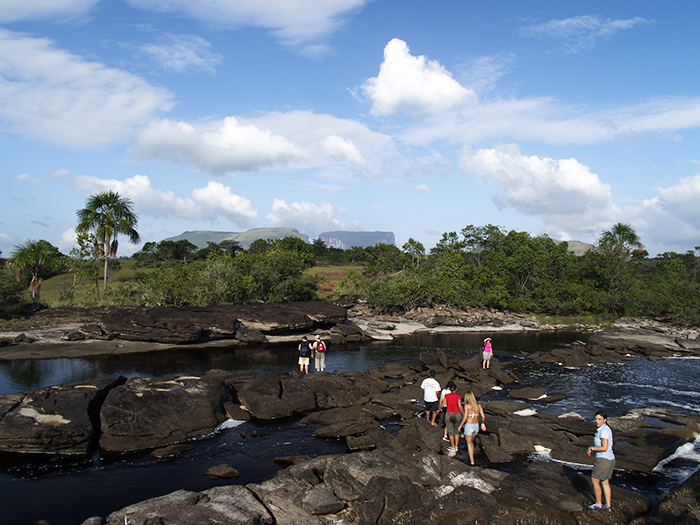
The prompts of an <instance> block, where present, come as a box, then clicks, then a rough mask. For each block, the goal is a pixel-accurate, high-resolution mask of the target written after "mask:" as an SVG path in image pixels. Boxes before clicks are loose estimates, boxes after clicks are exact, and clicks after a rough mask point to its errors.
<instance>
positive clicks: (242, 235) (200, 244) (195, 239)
mask: <svg viewBox="0 0 700 525" xmlns="http://www.w3.org/2000/svg"><path fill="white" fill-rule="evenodd" d="M284 237H298V238H300V239H302V240H304V241H305V242H309V236H308V235H306V234H305V233H300V232H299V230H297V229H296V228H253V229H251V230H247V231H244V232H215V231H210V230H197V231H191V232H184V233H181V234H180V235H177V236H175V237H169V238H167V239H164V240H166V241H181V240H187V241H190V242H191V243H192V244H194V245H195V246H197V248H206V247H207V243H208V242H215V243H217V244H218V243H220V242H221V241H229V240H230V241H236V242H237V243H238V244H240V245H241V246H242V247H243V248H244V249H246V250H247V249H248V247H249V246H250V245H251V243H253V242H254V241H257V240H258V239H265V240H267V239H283V238H284Z"/></svg>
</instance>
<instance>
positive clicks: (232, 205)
mask: <svg viewBox="0 0 700 525" xmlns="http://www.w3.org/2000/svg"><path fill="white" fill-rule="evenodd" d="M74 183H75V185H76V187H77V188H78V189H79V190H80V191H81V192H82V193H84V194H85V195H91V194H93V193H96V192H100V191H106V190H113V191H116V192H117V193H119V194H120V195H122V196H128V197H130V198H131V200H132V202H133V204H134V209H135V210H136V212H137V214H138V215H148V216H150V217H177V218H181V219H187V220H191V221H200V220H205V221H211V222H216V221H217V220H219V219H221V218H226V219H229V220H230V221H231V222H234V223H235V224H238V225H240V226H244V227H248V226H251V225H252V224H253V223H254V221H255V220H257V218H258V212H257V210H256V209H255V208H254V207H253V206H252V204H251V202H250V200H249V199H246V198H245V197H241V196H240V195H236V194H234V193H231V188H230V187H229V186H224V185H223V184H221V183H220V182H215V181H210V182H209V183H208V184H207V186H205V187H204V188H196V189H194V190H192V193H191V196H190V197H184V198H183V197H180V196H178V195H175V193H174V192H172V191H163V190H159V189H157V188H154V187H153V186H152V185H151V181H150V179H149V178H148V177H147V176H146V175H134V176H133V177H131V178H128V179H125V180H124V181H119V180H114V179H110V180H107V179H98V178H96V177H87V176H84V175H79V176H76V177H75V181H74Z"/></svg>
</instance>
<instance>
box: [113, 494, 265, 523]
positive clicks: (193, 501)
mask: <svg viewBox="0 0 700 525" xmlns="http://www.w3.org/2000/svg"><path fill="white" fill-rule="evenodd" d="M124 523H133V524H136V523H151V524H157V523H167V524H168V525H202V524H205V523H212V524H213V523H230V524H241V525H243V524H252V523H256V524H260V525H271V524H272V523H274V520H273V519H272V516H271V515H270V513H269V512H268V510H267V509H266V508H265V506H264V505H262V504H261V503H260V502H259V501H258V500H257V499H256V498H255V496H254V495H253V494H252V493H251V492H250V491H249V490H248V489H247V488H245V487H241V486H239V485H226V486H223V487H214V488H211V489H209V490H205V491H204V492H190V491H187V490H178V491H177V492H173V493H171V494H167V495H165V496H160V497H157V498H152V499H149V500H146V501H142V502H140V503H136V504H134V505H130V506H128V507H124V508H123V509H121V510H118V511H116V512H113V513H112V514H110V515H109V516H107V520H106V521H105V525H124Z"/></svg>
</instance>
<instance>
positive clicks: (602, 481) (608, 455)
mask: <svg viewBox="0 0 700 525" xmlns="http://www.w3.org/2000/svg"><path fill="white" fill-rule="evenodd" d="M595 424H596V426H597V427H598V430H596V433H595V437H594V438H593V446H592V447H588V455H589V456H590V455H591V453H592V452H595V463H593V472H591V481H592V482H593V492H595V503H594V504H593V505H589V506H588V508H589V509H604V510H611V509H610V503H611V498H612V494H611V490H610V478H612V473H613V469H614V468H615V454H613V434H612V430H611V429H610V427H609V426H608V416H606V415H605V412H601V411H598V412H596V413H595ZM603 495H605V505H603Z"/></svg>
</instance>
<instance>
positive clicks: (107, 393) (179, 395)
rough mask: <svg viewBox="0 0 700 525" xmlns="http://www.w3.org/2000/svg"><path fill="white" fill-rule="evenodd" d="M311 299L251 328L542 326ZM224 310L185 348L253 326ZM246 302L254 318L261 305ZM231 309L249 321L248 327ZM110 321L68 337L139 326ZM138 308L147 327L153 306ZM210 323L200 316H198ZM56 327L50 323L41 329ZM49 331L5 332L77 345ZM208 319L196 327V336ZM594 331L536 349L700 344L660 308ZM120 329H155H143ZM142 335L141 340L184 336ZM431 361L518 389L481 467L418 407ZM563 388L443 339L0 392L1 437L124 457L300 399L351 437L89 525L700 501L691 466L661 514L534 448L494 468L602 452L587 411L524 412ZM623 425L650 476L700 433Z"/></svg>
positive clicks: (502, 406)
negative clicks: (417, 349)
mask: <svg viewBox="0 0 700 525" xmlns="http://www.w3.org/2000/svg"><path fill="white" fill-rule="evenodd" d="M314 308H315V307H314V306H313V305H312V306H311V307H307V308H306V309H304V310H303V311H304V313H303V314H300V312H301V311H302V310H300V308H299V306H295V308H294V309H291V310H290V311H288V312H287V313H285V316H287V318H288V319H291V321H288V322H289V323H290V324H289V325H288V326H291V327H292V328H291V329H290V328H280V323H269V324H268V325H263V324H261V323H259V324H257V325H254V324H253V321H252V320H251V318H250V317H249V318H248V319H247V322H248V324H249V325H248V326H246V328H247V329H248V330H257V331H258V332H259V333H260V334H262V335H264V336H265V337H266V338H270V337H291V338H293V339H296V338H297V337H298V335H299V333H300V332H308V333H311V332H312V331H313V332H321V333H324V334H326V336H327V337H329V338H330V337H331V334H336V336H335V337H337V338H340V337H342V338H344V339H337V340H340V341H343V340H345V341H348V340H352V338H355V340H361V339H362V338H378V339H381V338H383V337H386V336H389V337H397V336H398V337H400V334H401V333H409V332H411V331H412V332H415V331H423V330H425V331H428V332H430V333H439V332H440V331H441V330H449V331H454V330H472V329H474V328H475V327H478V328H477V329H479V330H480V331H483V330H484V327H485V326H487V327H489V328H488V329H489V330H493V331H495V330H498V329H504V330H517V329H518V328H517V326H520V328H519V329H520V330H536V329H542V327H539V328H538V327H536V326H525V325H521V324H518V323H519V322H523V321H524V322H525V324H526V325H527V324H528V323H531V322H532V320H530V319H527V318H524V317H523V318H516V317H511V318H506V317H505V316H502V314H492V315H491V317H488V315H487V314H488V313H487V314H483V313H476V312H472V313H471V316H470V315H469V314H468V313H467V314H464V315H462V316H460V315H454V312H451V313H450V314H449V315H446V314H445V312H444V311H442V312H440V311H432V312H431V311H428V312H426V311H423V312H420V315H422V316H423V317H420V316H418V314H417V313H414V314H412V315H411V316H409V317H406V318H396V317H381V318H376V317H375V318H373V317H370V316H366V315H358V312H357V311H352V310H351V312H352V314H351V315H350V319H348V315H347V310H346V309H345V308H344V307H342V306H338V305H335V306H334V308H339V310H335V309H330V310H324V311H325V314H324V315H325V317H323V316H322V315H321V313H322V312H320V311H319V309H315V310H314ZM312 310H313V315H310V312H311V311H312ZM142 314H143V312H141V314H139V315H135V314H134V315H132V317H131V319H132V322H131V324H133V322H135V321H134V320H139V319H152V321H149V323H150V324H153V325H156V326H158V328H157V330H160V331H161V333H162V330H165V328H162V327H163V326H165V327H172V326H175V325H172V324H169V323H165V322H158V321H157V318H156V317H155V316H154V315H153V312H152V311H151V312H150V317H149V316H145V317H143V316H142ZM195 314H196V315H200V316H203V317H200V319H203V318H204V317H206V316H204V314H202V313H201V312H200V313H196V312H187V314H186V315H184V316H182V315H181V314H179V315H181V318H183V319H189V320H192V319H194V318H195V317H196V315H195ZM221 315H222V316H224V317H226V319H222V320H221V321H220V322H219V324H217V325H216V326H217V327H219V328H217V329H216V330H214V329H212V323H209V324H208V325H207V326H208V327H209V328H207V330H209V334H210V335H208V336H207V337H208V338H209V340H208V341H204V342H198V343H178V346H181V345H182V344H188V347H190V346H189V345H192V348H193V349H196V345H200V344H204V345H206V344H215V343H216V341H217V340H227V339H225V338H224V339H216V338H217V337H220V335H214V336H212V335H211V334H223V333H226V334H227V337H230V336H231V335H232V334H233V336H234V337H235V333H236V332H237V331H238V330H240V328H241V326H244V323H243V322H242V321H240V317H242V316H233V315H232V312H231V311H230V310H225V311H224V312H222V313H221ZM248 315H249V316H251V317H252V315H251V314H250V312H249V313H248ZM258 315H260V312H258ZM416 316H418V317H416ZM479 316H481V317H479ZM410 317H413V318H410ZM108 319H109V318H108ZM295 319H297V320H295ZM299 319H300V320H301V321H298V320H299ZM419 319H420V320H419ZM431 319H432V321H431ZM517 319H519V321H517ZM236 320H237V321H238V322H239V323H240V325H239V326H238V327H237V328H236V322H235V321H236ZM349 321H350V322H349ZM437 321H440V322H439V323H438V322H437ZM516 321H517V322H516ZM103 322H104V321H103V316H99V317H98V316H93V317H92V318H90V319H82V320H81V321H80V322H78V323H76V325H77V328H76V329H77V332H78V333H82V334H83V337H84V338H83V339H79V340H78V341H74V342H73V343H80V345H81V346H82V347H83V348H84V350H83V351H85V352H89V351H90V350H89V348H90V347H91V346H92V345H93V344H94V343H112V344H114V343H115V341H117V342H128V341H129V340H128V339H121V338H119V337H116V336H114V337H113V338H112V339H98V340H94V339H92V340H91V339H88V338H87V335H86V334H89V333H97V331H96V330H95V331H93V332H90V330H81V327H84V326H94V325H96V324H97V325H98V326H100V327H101V328H100V330H101V333H102V334H103V336H104V333H105V330H104V327H108V326H114V325H109V324H104V325H103V324H100V323H103ZM122 322H123V321H122ZM485 322H486V323H490V324H486V325H485V324H483V323H485ZM138 323H139V324H138V326H143V325H144V324H147V323H144V321H142V320H141V321H138ZM224 323H228V325H227V326H233V327H234V328H236V329H235V330H234V331H229V332H225V331H224V330H223V329H222V328H221V327H222V326H223V325H224ZM203 324H205V323H200V324H199V325H197V326H198V327H199V328H201V325H203ZM431 325H432V326H431ZM73 328H74V327H69V330H73ZM51 329H52V328H51V327H48V326H47V327H45V328H44V330H46V332H45V333H46V334H48V333H49V331H50V330H51ZM582 329H583V328H582ZM589 329H590V328H589ZM53 330H54V332H52V333H51V334H52V335H50V336H43V335H41V334H39V335H36V334H38V332H36V331H35V332H32V331H31V330H28V329H25V330H23V331H21V332H19V333H17V334H11V335H10V336H8V335H7V333H6V334H5V335H6V338H8V339H12V343H11V344H10V345H8V346H7V347H6V348H4V349H2V351H3V352H4V351H18V350H21V349H23V350H27V349H28V348H38V350H32V351H36V352H39V353H41V352H42V351H43V350H44V349H42V348H41V347H42V346H43V345H47V347H46V348H48V347H51V346H55V347H59V346H61V345H67V344H70V343H71V342H70V341H65V340H61V339H56V336H57V335H58V334H59V333H60V331H61V329H57V328H56V327H55V326H54V327H53ZM167 330H168V331H172V329H171V328H167ZM197 330H198V329H190V330H189V333H190V334H191V333H195V332H196V331H197ZM217 330H218V331H217ZM592 330H593V331H595V332H596V333H595V334H594V335H593V336H591V338H590V339H589V341H588V344H585V345H584V344H574V345H571V346H570V347H566V348H561V349H556V350H554V351H552V352H542V353H540V354H535V355H531V357H532V358H533V359H535V360H540V361H549V362H556V363H561V364H562V365H565V366H585V365H586V364H588V363H592V362H623V363H624V361H625V360H627V359H630V358H632V357H633V356H639V355H646V356H647V357H649V358H652V359H660V358H664V357H671V356H674V355H682V356H688V355H697V351H698V350H697V347H696V346H695V345H696V343H697V332H696V331H695V332H694V331H693V330H690V329H684V330H681V329H678V328H675V327H670V326H666V325H663V324H662V323H658V322H653V321H631V320H626V321H623V322H621V323H618V325H617V326H615V327H614V328H613V329H611V330H607V331H600V330H599V328H592ZM178 331H179V329H178V330H175V332H178ZM284 331H289V332H296V333H288V334H286V335H282V334H281V333H280V332H284ZM434 331H437V332H434ZM67 333H73V332H70V331H66V325H65V324H64V325H63V336H65V335H66V334H67ZM124 333H127V334H134V333H136V334H142V333H143V332H142V331H140V329H138V330H137V329H133V328H130V329H129V330H128V331H127V330H124ZM200 333H201V330H200ZM22 334H24V337H25V338H27V339H29V340H31V339H32V338H34V339H33V341H28V340H24V341H22V340H20V341H15V339H16V338H17V337H19V338H20V339H22V337H21V335H22ZM392 334H393V335H392ZM76 337H77V336H76ZM131 337H132V338H133V337H134V336H133V335H131ZM139 337H143V336H142V335H139ZM169 337H170V336H169ZM348 337H350V338H351V339H347V338H348ZM267 340H268V341H269V339H267ZM131 342H132V343H135V344H137V345H141V346H147V345H149V344H150V345H153V344H160V345H164V346H165V347H168V346H169V347H172V344H173V343H149V342H145V341H131ZM240 342H241V344H244V343H245V342H244V341H240ZM117 344H120V343H117ZM161 349H162V348H159V350H161ZM5 355H7V354H5ZM24 357H25V358H26V355H25V356H24ZM430 368H432V369H435V370H436V371H437V372H438V380H439V381H440V382H441V384H444V383H445V382H446V381H447V380H450V379H451V380H454V381H455V382H456V383H457V385H458V391H460V392H464V391H467V390H472V391H474V392H475V393H476V394H477V395H480V394H481V393H484V392H487V391H489V390H491V389H494V388H504V387H507V388H508V389H509V391H510V399H509V400H506V401H493V402H486V403H484V408H485V411H486V414H487V432H485V433H483V434H482V435H481V436H480V437H479V438H478V442H477V445H478V446H477V449H478V458H479V461H478V463H480V464H481V465H482V466H480V467H468V466H467V465H465V464H464V463H463V462H462V461H459V460H458V459H455V458H452V457H449V455H448V454H447V450H446V446H447V443H445V442H444V441H442V439H441V438H442V434H441V432H440V431H437V430H436V429H434V428H433V427H430V426H429V425H428V424H427V422H426V421H425V420H424V419H422V418H420V417H418V416H419V414H420V412H421V411H422V409H421V408H420V406H419V405H418V404H417V401H418V400H420V399H421V398H422V393H421V390H420V387H419V385H420V381H421V380H422V378H423V377H425V373H426V371H427V370H428V369H430ZM555 399H556V396H551V395H547V392H546V390H544V389H541V388H537V387H528V388H522V387H520V385H519V384H518V378H517V377H516V376H514V375H513V374H512V373H510V372H509V371H508V370H507V369H505V368H503V367H501V366H500V364H499V363H498V360H497V359H496V360H495V361H494V365H493V366H492V368H491V369H490V370H488V371H485V370H483V369H482V368H481V366H480V360H479V358H478V356H477V357H473V358H467V357H463V358H459V359H448V357H447V356H446V355H445V353H444V352H441V351H440V350H438V351H437V352H435V353H426V354H423V355H421V357H420V361H419V362H416V363H414V364H396V363H387V364H386V365H384V366H381V367H379V368H377V369H369V370H367V372H364V373H360V372H347V373H342V374H338V373H320V374H310V375H304V374H300V373H298V372H293V373H289V374H281V375H265V376H261V375H255V374H250V373H247V372H235V371H228V370H211V371H210V372H208V373H206V374H204V375H201V376H182V375H177V376H167V377H158V378H126V377H123V376H111V377H106V378H101V379H97V380H93V381H88V382H83V383H81V384H75V385H63V386H56V387H48V388H40V389H35V390H32V391H27V392H22V393H17V394H10V395H6V396H0V448H1V449H2V450H3V451H5V453H6V454H13V455H18V454H20V453H27V452H31V453H43V454H49V455H56V454H62V455H65V454H89V453H91V452H93V451H96V450H98V451H100V453H103V454H113V453H121V452H126V451H134V450H143V449H146V450H151V451H152V453H153V454H154V455H156V456H158V457H165V456H167V455H169V454H170V455H172V454H178V453H182V451H184V450H186V449H187V448H191V447H192V446H194V445H196V441H192V440H193V439H194V438H197V437H200V436H203V435H206V434H208V433H209V432H211V431H213V430H214V429H215V428H217V427H218V425H220V424H221V423H222V422H224V421H226V420H228V419H235V420H241V419H247V418H254V419H257V420H273V419H277V418H283V417H286V416H289V415H293V414H303V415H304V418H303V419H302V422H303V423H306V424H309V425H313V428H314V429H315V430H311V429H310V430H309V439H314V437H316V438H326V439H342V440H344V441H345V443H346V445H347V450H348V451H349V452H348V453H347V454H341V455H333V456H321V457H316V458H294V457H292V458H279V460H280V462H284V463H286V464H288V465H289V466H288V467H287V468H286V469H284V470H283V471H281V472H280V474H279V475H278V476H276V477H274V478H272V479H270V480H268V481H265V482H262V483H254V484H248V485H246V486H238V485H231V486H225V487H217V488H212V489H209V490H206V491H202V492H188V491H178V492H175V493H173V494H170V495H167V496H164V497H161V498H156V499H154V500H148V501H145V502H142V503H138V504H135V505H132V506H129V507H127V508H124V509H122V510H120V511H117V512H114V513H113V514H111V515H110V516H106V517H94V518H90V519H88V520H87V521H86V522H85V523H93V524H99V523H107V524H116V523H119V524H121V523H124V522H125V521H124V520H125V518H128V519H129V520H130V521H131V523H168V524H189V523H271V524H272V523H291V522H292V521H293V522H295V523H302V524H305V523H317V524H322V523H323V524H328V523H348V524H349V523H372V524H374V523H377V524H378V523H404V524H409V523H410V524H412V523H416V524H418V523H421V524H422V523H446V522H448V521H449V522H450V523H476V522H481V521H485V522H489V523H504V524H505V523H525V522H528V523H529V522H532V523H539V522H547V523H629V522H631V521H633V520H635V519H636V521H635V523H646V522H647V521H646V520H648V523H662V522H664V521H663V520H665V519H667V518H668V516H669V515H673V516H675V517H679V516H681V517H682V516H685V518H687V519H689V520H690V519H693V516H694V514H693V512H694V510H693V509H694V508H697V506H695V507H693V506H692V505H690V506H687V504H688V502H689V501H690V500H692V499H693V498H695V501H696V505H697V494H698V493H697V491H696V490H695V489H694V488H692V487H696V486H697V483H695V482H694V481H691V482H690V483H689V484H688V486H689V487H691V488H690V489H686V490H685V492H681V491H677V492H676V494H675V495H674V497H673V498H668V499H667V501H666V502H665V503H663V504H662V505H659V506H657V507H656V508H655V509H654V510H653V512H652V513H651V514H648V512H649V510H650V509H651V502H649V501H648V500H646V498H644V497H642V496H639V495H637V494H634V493H631V492H627V491H624V490H622V489H620V488H615V489H614V494H613V500H614V502H615V505H614V506H615V508H614V512H613V513H612V514H609V515H605V514H601V513H600V512H591V511H587V510H586V509H585V506H586V505H587V504H588V503H589V502H590V500H591V498H592V492H591V487H590V483H589V480H588V477H587V476H585V475H582V474H579V473H576V472H575V471H571V470H569V469H567V468H565V467H563V466H562V465H561V464H558V463H552V462H534V463H526V465H527V466H526V468H524V469H523V468H511V469H499V470H495V469H494V468H493V467H495V466H498V465H508V464H512V465H514V466H515V465H520V464H521V459H519V458H522V457H523V455H524V454H529V453H532V452H535V451H542V450H549V451H551V452H550V453H551V456H552V458H554V460H557V461H560V462H562V463H577V464H588V463H590V458H588V456H586V454H585V450H586V448H587V447H588V446H589V445H590V442H591V440H592V435H593V433H594V431H595V426H594V425H593V424H592V423H590V422H585V421H583V418H581V417H580V416H578V415H577V414H572V413H569V414H558V415H551V414H544V413H543V414H539V413H536V412H534V411H531V410H529V409H530V408H531V406H532V405H533V404H541V403H543V402H545V403H546V402H548V401H549V402H551V401H553V400H555ZM397 418H398V419H399V420H400V421H401V423H400V429H399V430H398V431H397V432H393V433H392V432H389V431H387V430H386V428H385V427H386V425H385V424H384V422H386V421H388V420H396V419H397ZM610 424H611V426H612V428H613V430H614V432H615V437H616V441H615V443H616V454H617V456H618V467H619V468H623V469H625V470H628V471H634V472H640V473H645V472H649V471H651V469H653V468H654V466H655V465H656V464H658V463H659V461H662V460H663V459H664V458H667V457H669V456H670V455H671V454H673V453H674V451H675V450H676V449H677V448H678V447H679V446H681V445H682V444H684V443H687V442H690V441H693V440H695V439H697V437H698V433H699V432H700V419H699V418H698V416H697V415H696V414H686V413H681V412H677V411H674V410H669V409H663V410H662V409H658V408H648V409H637V410H633V411H630V412H628V413H626V414H624V415H623V416H621V417H617V418H611V419H610ZM319 425H320V426H319ZM487 465H488V467H489V468H487V467H486V466H487ZM218 467H220V468H219V469H218V470H219V471H222V472H232V471H233V472H235V468H234V467H235V465H233V466H228V465H221V466H218ZM689 491H690V492H689ZM693 491H695V492H693ZM674 501H675V502H677V504H674V503H673V502H674ZM684 505H685V509H684V508H683V506H684ZM696 517H697V516H696ZM543 520H544V521H543ZM653 520H656V521H653ZM659 520H661V521H659ZM681 522H683V521H679V523H681ZM685 522H686V523H696V522H697V521H695V522H693V521H685Z"/></svg>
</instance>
